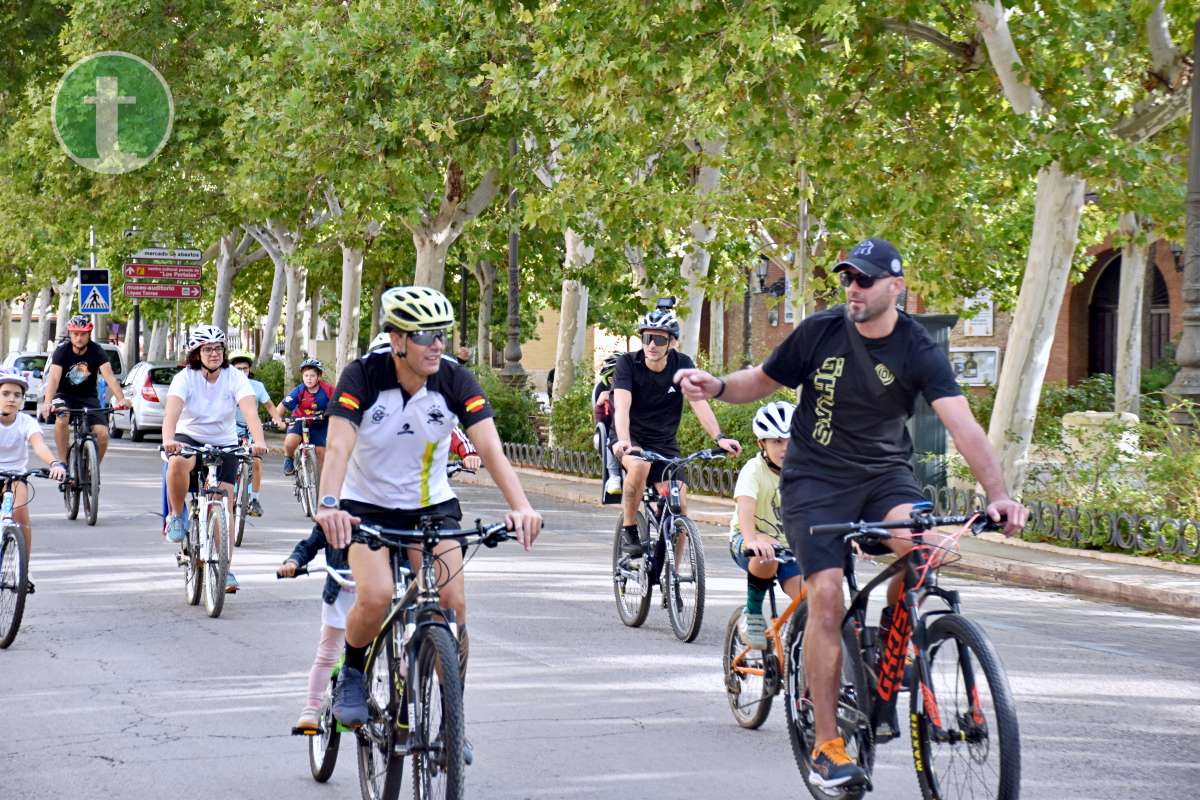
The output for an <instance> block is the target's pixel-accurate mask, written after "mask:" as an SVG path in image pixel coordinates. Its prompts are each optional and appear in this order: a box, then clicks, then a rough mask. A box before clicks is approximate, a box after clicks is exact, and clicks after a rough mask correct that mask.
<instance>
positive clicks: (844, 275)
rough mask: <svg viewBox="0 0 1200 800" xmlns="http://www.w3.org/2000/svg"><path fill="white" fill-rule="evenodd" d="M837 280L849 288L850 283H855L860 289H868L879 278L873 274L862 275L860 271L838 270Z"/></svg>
mask: <svg viewBox="0 0 1200 800" xmlns="http://www.w3.org/2000/svg"><path fill="white" fill-rule="evenodd" d="M838 280H840V281H841V282H842V286H844V287H845V288H847V289H849V288H850V284H852V283H857V284H858V288H860V289H870V288H871V287H872V286H874V285H875V281H877V280H879V278H878V277H876V276H874V275H863V274H862V273H861V272H839V273H838Z"/></svg>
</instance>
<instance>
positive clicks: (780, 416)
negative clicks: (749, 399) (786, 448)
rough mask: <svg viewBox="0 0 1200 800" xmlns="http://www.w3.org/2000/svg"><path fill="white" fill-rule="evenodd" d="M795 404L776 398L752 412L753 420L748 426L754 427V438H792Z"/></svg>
mask: <svg viewBox="0 0 1200 800" xmlns="http://www.w3.org/2000/svg"><path fill="white" fill-rule="evenodd" d="M795 410H796V406H794V405H792V404H791V403H785V402H784V401H782V400H776V401H775V402H774V403H767V404H766V405H765V406H763V407H762V408H760V409H759V410H758V411H755V412H754V421H753V422H752V423H751V424H750V427H751V428H753V429H754V438H756V439H790V438H792V430H791V429H792V413H793V412H794V411H795Z"/></svg>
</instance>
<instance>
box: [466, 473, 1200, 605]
mask: <svg viewBox="0 0 1200 800" xmlns="http://www.w3.org/2000/svg"><path fill="white" fill-rule="evenodd" d="M513 468H514V469H515V470H516V471H517V473H518V474H522V475H529V476H531V477H539V478H548V479H552V480H553V481H554V482H553V483H552V484H549V485H539V486H533V487H525V488H526V491H529V492H535V493H537V494H541V495H545V496H547V497H553V498H554V499H556V500H564V501H567V502H571V503H581V504H586V505H594V506H597V507H603V506H602V505H601V504H600V502H599V498H598V497H597V494H598V492H597V491H596V490H595V485H596V482H595V481H594V480H591V479H585V478H579V477H576V476H573V475H561V474H559V473H555V472H545V471H543V470H539V469H533V468H529V467H513ZM457 480H458V481H459V482H461V483H465V484H468V485H473V486H494V485H495V484H494V483H493V481H492V480H491V477H490V476H488V475H486V473H480V474H478V475H465V474H463V475H459V476H458V478H457ZM584 484H586V485H588V487H589V490H584V489H583V488H582V486H583V485H584ZM695 499H696V500H702V501H703V502H704V503H706V504H720V505H726V504H727V505H728V506H729V509H730V510H729V511H724V512H721V511H703V510H698V509H693V511H692V512H690V513H689V514H688V516H689V517H691V518H692V519H693V520H695V521H696V522H703V523H707V524H709V525H716V526H719V527H721V528H725V527H727V526H728V525H729V515H730V513H732V510H733V501H730V500H725V499H724V498H712V497H707V496H697V497H696V498H695ZM611 508H612V509H613V510H614V511H616V510H617V506H615V505H613V506H611ZM707 536H708V537H709V538H720V539H722V540H724V538H725V536H724V531H722V532H721V534H707ZM981 538H983V539H985V540H986V541H991V542H994V543H998V544H1003V545H1005V546H1007V547H1013V548H1014V549H1017V550H1022V549H1025V550H1030V551H1035V552H1045V553H1050V554H1054V555H1058V556H1061V557H1067V558H1072V557H1073V558H1085V559H1090V560H1093V561H1098V562H1108V563H1111V564H1119V565H1132V566H1138V567H1141V568H1152V569H1162V570H1164V571H1165V572H1171V573H1176V574H1179V573H1183V574H1187V575H1192V576H1196V577H1198V578H1200V567H1196V566H1193V565H1189V564H1175V563H1172V562H1163V563H1162V565H1159V564H1157V563H1156V564H1147V563H1146V560H1144V559H1138V558H1137V557H1136V556H1127V555H1123V554H1120V553H1105V552H1095V551H1075V550H1068V549H1067V548H1062V547H1056V546H1055V545H1051V544H1045V543H1041V542H1025V541H1020V540H1005V539H1004V537H1003V536H1002V535H1000V534H984V535H983V536H982V537H981ZM945 570H946V571H947V572H949V573H951V574H960V575H968V576H971V577H976V578H985V579H987V580H991V581H995V582H997V583H1005V584H1011V585H1016V586H1023V587H1026V588H1030V589H1041V590H1045V591H1056V592H1066V593H1070V594H1076V595H1082V596H1086V597H1090V598H1094V599H1099V600H1104V601H1108V602H1113V603H1122V604H1125V605H1131V606H1136V607H1139V608H1146V609H1150V610H1154V611H1165V612H1168V613H1173V614H1183V615H1187V616H1193V617H1200V593H1197V592H1191V591H1184V590H1179V589H1173V588H1170V587H1166V586H1160V585H1147V584H1143V583H1133V582H1124V581H1120V580H1114V579H1112V578H1107V577H1099V576H1095V575H1087V574H1084V573H1080V572H1076V571H1072V570H1070V569H1063V568H1060V567H1053V566H1046V565H1041V564H1031V563H1028V562H1025V561H1020V560H1016V559H1005V558H996V557H993V556H988V555H983V554H981V553H972V552H970V551H969V550H966V549H964V551H963V554H962V559H961V560H960V561H957V562H955V563H954V564H951V565H948V566H946V567H945Z"/></svg>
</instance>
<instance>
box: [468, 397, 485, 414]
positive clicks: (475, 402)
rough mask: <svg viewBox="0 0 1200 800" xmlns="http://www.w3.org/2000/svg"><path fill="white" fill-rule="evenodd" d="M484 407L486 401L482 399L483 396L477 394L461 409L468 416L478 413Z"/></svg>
mask: <svg viewBox="0 0 1200 800" xmlns="http://www.w3.org/2000/svg"><path fill="white" fill-rule="evenodd" d="M486 405H487V400H485V399H484V397H483V395H481V394H477V395H475V396H474V397H472V398H470V399H468V400H467V402H466V403H465V404H464V405H463V407H464V408H465V409H466V410H467V413H468V414H474V413H475V412H476V411H478V410H479V409H481V408H483V407H484V406H486Z"/></svg>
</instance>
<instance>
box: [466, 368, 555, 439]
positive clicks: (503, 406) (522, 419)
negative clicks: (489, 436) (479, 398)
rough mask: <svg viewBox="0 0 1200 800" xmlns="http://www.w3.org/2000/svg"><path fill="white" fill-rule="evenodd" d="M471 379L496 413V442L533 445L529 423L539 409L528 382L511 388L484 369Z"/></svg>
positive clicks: (533, 432)
mask: <svg viewBox="0 0 1200 800" xmlns="http://www.w3.org/2000/svg"><path fill="white" fill-rule="evenodd" d="M475 375H476V377H477V378H478V379H479V385H480V386H482V387H483V393H484V394H486V395H487V398H488V402H490V403H491V404H492V410H493V411H494V412H495V413H496V418H495V421H496V430H497V431H498V432H499V433H500V440H501V441H504V442H513V443H514V444H537V443H538V435H537V427H536V426H535V425H534V422H533V420H534V418H535V417H536V416H537V415H538V413H539V409H538V404H537V400H535V399H534V396H533V391H532V390H531V389H530V388H529V382H528V381H522V382H521V383H520V384H519V385H513V384H511V383H509V382H508V381H506V380H505V379H504V378H503V377H501V376H500V375H499V374H498V373H496V372H494V371H492V370H491V369H490V368H488V367H480V368H479V370H478V371H477V372H476V373H475Z"/></svg>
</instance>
